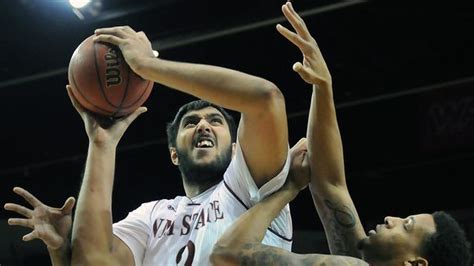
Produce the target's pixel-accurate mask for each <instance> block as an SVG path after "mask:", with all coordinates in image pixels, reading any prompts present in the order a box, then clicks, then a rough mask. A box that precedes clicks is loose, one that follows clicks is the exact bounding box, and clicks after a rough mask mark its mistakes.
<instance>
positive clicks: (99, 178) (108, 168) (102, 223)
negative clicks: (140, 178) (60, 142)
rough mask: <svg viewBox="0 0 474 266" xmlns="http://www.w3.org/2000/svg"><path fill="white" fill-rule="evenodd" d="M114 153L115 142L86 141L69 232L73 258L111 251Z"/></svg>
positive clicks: (78, 258) (84, 257) (77, 258)
mask: <svg viewBox="0 0 474 266" xmlns="http://www.w3.org/2000/svg"><path fill="white" fill-rule="evenodd" d="M115 154H116V151H115V146H98V145H95V144H94V143H91V144H90V145H89V151H88V156H87V163H86V169H85V173H84V179H83V182H82V186H81V191H80V193H79V198H78V202H77V208H76V214H75V219H74V226H73V232H72V259H73V261H76V262H78V260H79V261H81V260H82V259H86V256H88V255H91V254H97V253H99V254H107V253H109V252H110V251H111V248H112V243H113V233H112V187H113V182H114V167H115Z"/></svg>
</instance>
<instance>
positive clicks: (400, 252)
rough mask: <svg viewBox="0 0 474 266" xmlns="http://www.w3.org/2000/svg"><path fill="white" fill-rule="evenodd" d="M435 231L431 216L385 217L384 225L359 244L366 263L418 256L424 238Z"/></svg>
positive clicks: (378, 226)
mask: <svg viewBox="0 0 474 266" xmlns="http://www.w3.org/2000/svg"><path fill="white" fill-rule="evenodd" d="M435 231H436V225H435V222H434V219H433V216H432V215H431V214H417V215H411V216H408V217H406V218H399V217H391V216H387V217H385V223H384V224H379V225H377V226H376V228H375V229H373V230H370V231H369V233H368V237H366V238H365V239H363V240H362V241H361V242H360V243H359V248H360V249H361V251H362V253H363V256H364V259H366V260H367V261H375V260H378V261H384V260H385V261H388V260H393V259H394V258H401V259H402V260H403V259H404V258H406V256H413V255H418V254H419V247H420V246H421V244H422V242H423V240H424V238H425V237H426V236H428V235H429V234H432V233H434V232H435Z"/></svg>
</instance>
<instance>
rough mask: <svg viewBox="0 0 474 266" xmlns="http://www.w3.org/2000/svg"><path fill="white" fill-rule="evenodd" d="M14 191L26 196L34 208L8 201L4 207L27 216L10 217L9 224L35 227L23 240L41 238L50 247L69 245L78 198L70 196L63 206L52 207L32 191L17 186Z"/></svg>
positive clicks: (58, 247)
mask: <svg viewBox="0 0 474 266" xmlns="http://www.w3.org/2000/svg"><path fill="white" fill-rule="evenodd" d="M13 192H15V193H16V194H18V195H20V196H21V197H22V198H24V199H25V200H26V201H27V202H28V203H29V204H30V205H31V207H33V209H29V208H27V207H25V206H22V205H19V204H16V203H6V204H5V206H4V208H5V210H8V211H13V212H16V213H18V214H20V215H23V216H25V217H26V218H10V219H8V224H9V225H19V226H23V227H28V228H31V229H33V231H31V232H30V233H29V234H26V235H25V236H23V241H30V240H33V239H41V240H42V241H43V242H44V243H45V244H46V246H47V247H48V249H50V250H59V249H64V248H67V247H68V241H69V240H68V234H69V231H70V230H71V225H72V217H71V214H72V209H73V208H74V204H75V202H76V200H75V199H74V198H73V197H69V198H68V199H67V200H66V201H65V202H64V205H63V207H61V208H53V207H50V206H48V205H46V204H44V203H42V202H41V201H39V200H38V199H37V198H36V197H35V196H33V195H32V194H31V193H30V192H28V191H26V190H25V189H23V188H20V187H15V188H13Z"/></svg>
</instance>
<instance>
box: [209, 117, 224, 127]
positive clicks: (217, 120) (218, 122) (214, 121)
mask: <svg viewBox="0 0 474 266" xmlns="http://www.w3.org/2000/svg"><path fill="white" fill-rule="evenodd" d="M211 124H213V125H222V119H220V118H212V119H211Z"/></svg>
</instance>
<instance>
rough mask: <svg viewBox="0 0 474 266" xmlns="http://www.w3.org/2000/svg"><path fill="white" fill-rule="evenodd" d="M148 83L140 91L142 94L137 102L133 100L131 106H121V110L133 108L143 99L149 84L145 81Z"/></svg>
mask: <svg viewBox="0 0 474 266" xmlns="http://www.w3.org/2000/svg"><path fill="white" fill-rule="evenodd" d="M147 81H148V82H147V83H146V84H145V88H144V89H143V90H142V91H143V92H142V94H141V95H140V96H139V97H138V99H137V100H135V101H134V102H133V103H131V104H128V105H126V106H122V108H123V109H127V108H130V107H133V106H134V105H135V104H136V103H138V102H140V101H141V99H142V98H143V96H144V95H145V94H146V93H147V91H148V90H149V88H148V86H150V82H151V81H149V80H147Z"/></svg>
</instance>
